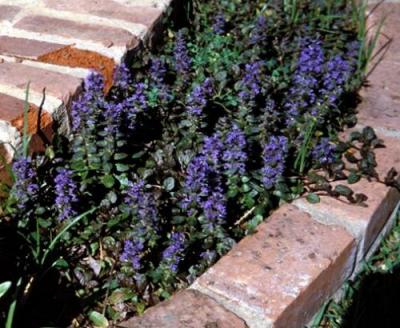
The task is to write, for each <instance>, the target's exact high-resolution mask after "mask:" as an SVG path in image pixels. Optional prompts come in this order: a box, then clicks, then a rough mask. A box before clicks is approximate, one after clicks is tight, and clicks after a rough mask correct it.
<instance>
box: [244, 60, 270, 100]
mask: <svg viewBox="0 0 400 328" xmlns="http://www.w3.org/2000/svg"><path fill="white" fill-rule="evenodd" d="M263 66H264V63H263V62H262V61H261V60H260V61H256V62H253V63H250V64H246V66H245V74H244V77H243V79H242V80H241V81H240V90H241V91H240V92H239V97H240V98H241V99H242V100H254V98H255V97H256V96H257V95H259V94H260V93H261V90H262V83H261V81H262V69H263Z"/></svg>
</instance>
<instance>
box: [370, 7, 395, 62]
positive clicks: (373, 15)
mask: <svg viewBox="0 0 400 328" xmlns="http://www.w3.org/2000/svg"><path fill="white" fill-rule="evenodd" d="M373 8H374V5H370V6H369V10H370V11H371V10H372V9H373ZM399 16H400V3H390V2H389V1H386V2H384V3H382V4H381V5H380V6H378V7H377V8H376V9H375V10H374V11H373V12H370V13H369V16H368V26H369V27H371V29H370V34H371V37H373V36H374V33H375V32H376V30H377V28H378V27H379V26H380V24H381V22H382V20H383V19H384V24H383V25H382V27H381V35H380V37H379V38H378V43H377V45H376V47H375V52H376V51H379V50H380V49H381V47H382V46H384V45H385V44H386V43H387V41H388V40H389V39H391V43H390V47H389V48H388V51H387V52H386V54H385V58H389V59H391V60H393V59H394V60H397V61H398V60H400V39H399V38H398V31H399V29H400V21H399Z"/></svg>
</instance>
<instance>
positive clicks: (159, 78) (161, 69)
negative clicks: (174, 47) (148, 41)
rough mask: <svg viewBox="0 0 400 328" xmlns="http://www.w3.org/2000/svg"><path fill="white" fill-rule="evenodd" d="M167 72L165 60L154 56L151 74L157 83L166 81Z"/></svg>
mask: <svg viewBox="0 0 400 328" xmlns="http://www.w3.org/2000/svg"><path fill="white" fill-rule="evenodd" d="M166 73H167V69H166V67H165V63H164V61H162V60H161V59H160V58H154V59H152V60H151V65H150V76H151V79H152V80H153V81H154V82H155V83H156V85H161V84H163V83H164V79H165V74H166Z"/></svg>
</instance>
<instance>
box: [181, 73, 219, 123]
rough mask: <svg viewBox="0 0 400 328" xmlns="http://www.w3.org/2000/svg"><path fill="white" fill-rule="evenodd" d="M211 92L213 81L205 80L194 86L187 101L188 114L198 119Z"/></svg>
mask: <svg viewBox="0 0 400 328" xmlns="http://www.w3.org/2000/svg"><path fill="white" fill-rule="evenodd" d="M213 91H214V90H213V80H212V79H211V78H206V79H205V80H204V82H203V83H202V84H200V85H196V86H195V87H194V88H193V91H192V92H191V94H190V95H189V97H188V99H187V106H188V112H189V114H190V115H193V116H195V117H200V116H201V115H202V114H203V110H204V108H205V107H206V105H207V101H208V99H209V98H210V97H211V96H212V94H213Z"/></svg>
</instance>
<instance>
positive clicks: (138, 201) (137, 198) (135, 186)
mask: <svg viewBox="0 0 400 328" xmlns="http://www.w3.org/2000/svg"><path fill="white" fill-rule="evenodd" d="M125 194H126V196H125V200H124V202H125V205H126V206H128V207H129V208H130V211H131V213H132V214H133V215H134V216H135V217H136V223H137V225H138V226H141V227H143V228H144V229H145V230H158V229H159V214H158V209H157V204H156V201H155V199H154V196H153V194H152V193H150V192H148V191H146V190H145V183H144V181H143V180H139V181H138V182H130V183H129V186H128V188H127V190H126V191H125Z"/></svg>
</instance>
